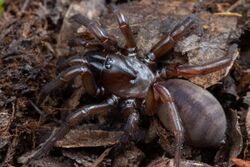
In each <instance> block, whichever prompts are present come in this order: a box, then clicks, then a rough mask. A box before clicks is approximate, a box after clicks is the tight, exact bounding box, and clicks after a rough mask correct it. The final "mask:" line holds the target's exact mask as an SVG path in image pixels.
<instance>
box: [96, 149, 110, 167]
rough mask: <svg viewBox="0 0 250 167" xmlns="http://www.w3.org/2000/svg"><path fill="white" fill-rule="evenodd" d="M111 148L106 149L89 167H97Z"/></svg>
mask: <svg viewBox="0 0 250 167" xmlns="http://www.w3.org/2000/svg"><path fill="white" fill-rule="evenodd" d="M112 148H113V147H109V148H107V149H106V150H105V151H104V152H103V153H102V154H101V155H100V156H99V157H98V158H97V159H96V160H95V162H94V163H93V164H92V165H91V167H97V166H98V165H99V164H100V163H101V162H102V161H103V159H104V158H105V157H106V156H107V155H108V154H109V152H110V151H111V150H112Z"/></svg>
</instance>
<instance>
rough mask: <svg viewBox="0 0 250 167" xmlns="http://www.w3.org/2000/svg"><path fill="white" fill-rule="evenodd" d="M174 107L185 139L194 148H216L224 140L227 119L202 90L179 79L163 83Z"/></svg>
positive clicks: (211, 96) (211, 97) (212, 97)
mask: <svg viewBox="0 0 250 167" xmlns="http://www.w3.org/2000/svg"><path fill="white" fill-rule="evenodd" d="M164 85H165V86H166V88H167V89H168V90H169V91H170V93H171V95H172V97H173V99H174V103H175V104H176V106H177V109H178V113H179V115H180V117H181V120H182V123H183V126H184V128H185V139H187V141H188V142H189V143H190V144H192V145H194V146H197V147H208V146H217V145H219V144H220V142H221V141H222V140H223V139H224V137H225V131H226V117H225V113H224V110H223V108H222V106H221V105H220V103H219V102H218V101H217V99H216V98H215V97H214V96H213V95H212V94H211V93H209V92H208V91H206V90H205V89H202V88H201V87H199V86H197V85H194V84H192V83H191V82H188V81H185V80H181V79H170V80H168V81H167V82H165V83H164Z"/></svg>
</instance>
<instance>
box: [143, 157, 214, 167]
mask: <svg viewBox="0 0 250 167" xmlns="http://www.w3.org/2000/svg"><path fill="white" fill-rule="evenodd" d="M180 165H181V166H182V167H212V166H210V165H208V164H205V163H202V162H197V161H191V160H181V164H180ZM147 167H174V160H173V159H168V158H166V157H162V158H159V159H157V160H154V161H152V162H151V163H150V164H149V165H147Z"/></svg>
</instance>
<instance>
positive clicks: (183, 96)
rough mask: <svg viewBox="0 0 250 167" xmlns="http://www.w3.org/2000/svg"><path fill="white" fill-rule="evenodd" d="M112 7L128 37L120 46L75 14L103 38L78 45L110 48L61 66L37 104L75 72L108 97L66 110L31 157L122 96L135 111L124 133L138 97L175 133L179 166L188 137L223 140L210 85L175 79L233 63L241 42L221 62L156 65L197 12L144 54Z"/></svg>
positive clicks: (221, 117) (198, 141) (135, 119)
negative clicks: (55, 129)
mask: <svg viewBox="0 0 250 167" xmlns="http://www.w3.org/2000/svg"><path fill="white" fill-rule="evenodd" d="M112 9H113V14H114V15H115V17H116V18H117V22H118V24H119V28H120V30H121V32H122V34H123V36H124V37H125V40H126V45H125V47H124V48H123V50H122V51H121V49H119V47H118V46H117V42H116V41H115V40H114V39H113V38H111V37H110V36H109V34H108V33H107V32H106V31H105V29H104V28H102V27H101V25H100V24H98V23H97V22H95V21H92V20H89V19H88V18H86V17H85V16H82V15H79V14H78V15H75V16H73V17H72V19H73V20H74V21H76V22H78V23H80V24H82V25H84V26H85V27H86V28H87V29H88V30H89V31H90V32H91V33H92V34H93V35H94V36H95V37H96V39H97V40H98V41H99V42H98V43H92V42H91V41H89V42H88V41H87V42H86V41H80V42H79V43H80V44H82V45H84V46H88V47H92V46H97V47H102V48H104V49H105V50H110V52H104V51H103V50H100V49H99V50H98V49H96V51H88V52H86V54H85V55H84V56H75V57H71V58H69V59H68V60H66V61H65V63H64V64H63V65H62V66H63V67H65V68H66V70H63V71H62V72H61V73H60V74H59V75H58V76H57V77H56V78H55V79H54V80H52V81H50V82H49V83H47V84H46V85H45V86H44V87H43V88H42V90H41V92H40V95H39V97H38V100H37V103H38V104H39V105H40V104H41V103H42V102H43V101H44V99H45V97H46V96H48V95H49V94H50V92H51V91H53V90H55V89H57V88H59V87H61V86H63V85H64V84H66V83H68V82H69V81H71V80H73V79H74V78H75V77H77V76H82V78H83V80H84V82H83V85H84V87H85V88H86V90H87V93H88V94H90V95H93V96H100V97H108V98H107V99H106V100H105V101H103V102H102V103H100V104H93V105H86V106H84V107H82V108H79V109H77V110H76V111H74V112H72V113H71V114H70V115H68V116H67V118H66V120H65V121H64V123H63V124H62V125H61V127H60V128H59V129H58V130H57V131H56V132H55V133H52V134H51V136H50V137H49V138H48V139H47V140H46V141H45V142H44V143H42V144H41V145H40V146H39V147H38V149H37V150H35V151H34V152H33V153H32V154H31V155H30V157H29V159H39V158H40V157H42V156H43V155H44V154H45V153H46V152H48V151H49V150H50V149H51V148H52V147H53V145H54V144H55V142H56V141H57V140H59V139H61V138H63V137H64V136H65V135H66V134H67V133H68V132H69V131H70V129H72V128H73V127H75V126H76V125H77V124H78V123H79V122H80V121H81V120H82V119H84V118H86V117H89V116H93V115H98V114H105V113H107V112H108V111H110V110H114V109H116V108H117V106H118V104H120V102H122V101H130V102H131V103H127V105H126V106H125V107H128V108H130V109H131V111H132V112H131V113H130V115H129V117H128V121H127V123H126V126H125V128H124V135H127V136H133V135H134V132H135V128H136V127H137V125H138V123H139V120H140V119H139V118H140V114H139V113H138V112H137V110H136V106H135V100H136V101H139V103H140V107H139V110H141V112H144V113H145V114H147V115H149V116H153V115H158V117H159V119H160V121H161V122H162V124H163V125H164V126H165V127H166V128H168V129H169V130H170V131H171V132H173V134H174V137H175V140H176V146H175V147H176V150H175V157H174V162H175V165H176V166H177V167H179V166H180V158H181V146H182V144H183V142H184V140H185V141H187V142H189V143H190V144H191V145H194V146H197V147H208V146H217V145H219V144H220V143H221V141H223V139H224V137H225V131H226V118H225V114H224V111H223V108H222V106H221V105H220V103H219V102H218V101H217V100H216V99H215V97H214V96H212V95H211V94H210V93H209V92H208V91H207V90H205V89H202V88H201V87H199V86H197V85H195V84H193V83H191V82H189V81H186V80H183V79H171V78H176V77H183V78H185V77H191V76H196V75H204V74H208V73H211V72H214V71H217V70H220V69H223V68H225V67H227V66H229V65H230V64H231V62H232V50H234V49H235V48H236V47H237V46H236V45H231V47H229V49H228V53H227V54H228V56H225V57H223V58H220V59H218V60H217V61H213V62H210V63H206V64H203V65H175V66H163V67H161V68H160V69H159V67H160V66H157V65H158V64H160V63H161V62H160V59H161V58H162V57H164V56H165V55H166V53H168V52H169V51H170V50H171V49H172V48H173V47H174V46H175V44H176V42H177V41H178V40H179V39H180V38H182V37H183V36H184V34H185V32H186V31H187V30H188V29H190V28H191V27H192V26H193V24H194V22H195V17H196V16H195V15H191V16H188V17H186V18H185V19H184V20H183V21H181V22H180V23H179V24H178V25H177V26H175V28H174V29H173V30H172V31H171V32H170V33H169V34H168V35H166V36H164V37H163V38H162V39H161V40H160V41H159V42H158V43H157V44H155V45H154V46H153V48H152V49H151V50H150V52H149V53H148V54H146V55H145V56H144V58H143V59H142V58H139V57H138V56H137V48H136V42H135V39H134V36H133V33H132V31H131V29H130V26H129V23H128V19H127V18H126V17H125V15H124V14H123V13H122V12H121V11H120V10H119V9H117V8H114V7H113V8H112ZM114 48H115V52H114V51H113V50H114ZM124 50H125V52H124ZM100 92H102V93H100Z"/></svg>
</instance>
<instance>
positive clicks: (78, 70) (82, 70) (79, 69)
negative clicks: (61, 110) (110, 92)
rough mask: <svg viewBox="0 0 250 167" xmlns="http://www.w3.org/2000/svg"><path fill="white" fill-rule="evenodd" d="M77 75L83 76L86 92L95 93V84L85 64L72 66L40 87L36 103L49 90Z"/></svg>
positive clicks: (39, 102)
mask: <svg viewBox="0 0 250 167" xmlns="http://www.w3.org/2000/svg"><path fill="white" fill-rule="evenodd" d="M79 75H82V76H84V81H85V84H84V85H87V88H86V90H87V91H88V93H90V94H95V92H96V90H97V86H96V84H95V81H94V78H93V75H92V73H91V71H90V70H89V69H88V68H87V67H86V66H74V67H71V68H69V69H67V70H65V71H63V72H62V73H60V74H59V75H58V76H57V77H56V79H54V80H52V81H50V82H49V83H47V84H46V85H45V86H44V87H43V88H42V90H41V92H40V94H39V96H38V99H37V104H38V105H40V104H41V103H42V102H43V101H44V99H45V98H46V96H48V94H49V93H50V92H51V91H53V90H55V89H57V88H59V87H61V86H63V85H64V84H66V83H68V82H69V81H70V80H72V79H74V78H75V77H76V76H79Z"/></svg>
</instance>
